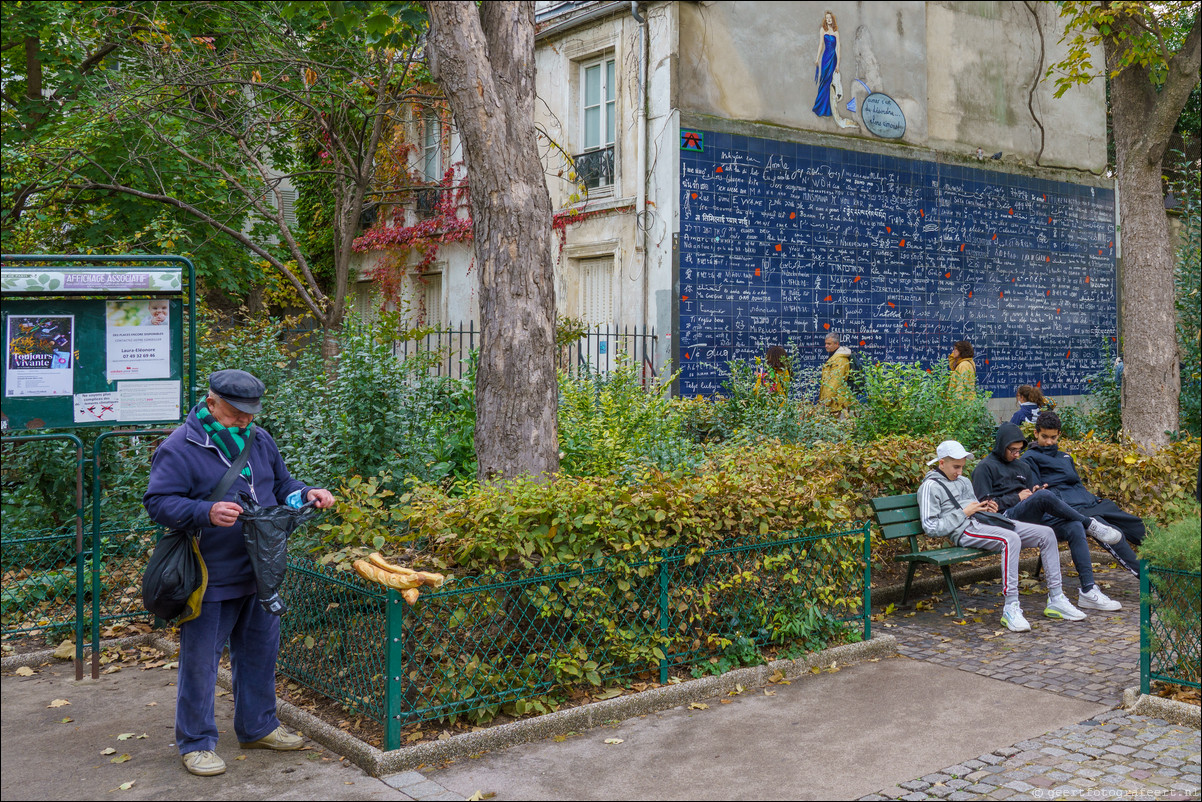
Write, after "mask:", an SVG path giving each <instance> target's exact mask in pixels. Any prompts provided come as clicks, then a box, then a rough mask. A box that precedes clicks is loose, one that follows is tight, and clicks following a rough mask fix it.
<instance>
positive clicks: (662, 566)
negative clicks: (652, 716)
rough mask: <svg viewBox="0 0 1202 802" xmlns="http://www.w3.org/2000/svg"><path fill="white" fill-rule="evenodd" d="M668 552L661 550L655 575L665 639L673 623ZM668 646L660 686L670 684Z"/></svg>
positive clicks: (661, 627)
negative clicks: (670, 606) (669, 602)
mask: <svg viewBox="0 0 1202 802" xmlns="http://www.w3.org/2000/svg"><path fill="white" fill-rule="evenodd" d="M665 555H666V552H665V551H663V550H661V551H660V553H659V556H660V561H659V565H658V566H656V568H655V573H656V575H657V576H658V577H659V631H660V633H661V634H662V635H663V636H664V637H665V638H667V637H669V635H668V630H669V629H670V628H671V626H672V621H671V619H670V617H669V615H668V571H667V567H668V561H667V559H666V558H665ZM667 648H668V647H667V644H664V649H665V652H664V659H662V660H660V661H659V684H660V685H666V684H667V683H668V653H667V651H666V649H667Z"/></svg>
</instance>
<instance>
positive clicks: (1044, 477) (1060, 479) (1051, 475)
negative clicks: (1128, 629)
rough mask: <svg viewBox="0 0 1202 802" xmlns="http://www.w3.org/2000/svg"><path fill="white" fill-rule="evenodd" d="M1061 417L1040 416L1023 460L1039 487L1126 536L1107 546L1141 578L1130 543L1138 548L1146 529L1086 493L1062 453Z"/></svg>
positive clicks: (1047, 413) (1070, 461)
mask: <svg viewBox="0 0 1202 802" xmlns="http://www.w3.org/2000/svg"><path fill="white" fill-rule="evenodd" d="M1060 428H1061V427H1060V416H1059V415H1057V414H1056V413H1055V412H1050V411H1045V412H1041V413H1039V417H1038V418H1036V420H1035V445H1033V446H1031V447H1030V448H1028V449H1027V453H1026V454H1024V455H1023V459H1024V460H1025V461H1026V462H1027V464H1028V465H1030V466H1031V469H1032V472H1033V473H1034V478H1035V481H1036V482H1037V483H1041V484H1046V485H1047V486H1048V489H1049V490H1051V491H1053V492H1054V493H1055V494H1056V495H1057V496H1059V497H1060V500H1061V501H1063V502H1064V503H1065V504H1067V505H1069V506H1070V507H1072V508H1073V509H1074V510H1076V511H1077V512H1079V513H1081V514H1082V515H1088V516H1090V517H1097V516H1102V517H1104V518H1105V519H1106V523H1108V524H1109V525H1111V526H1113V527H1115V528H1116V529H1118V530H1119V531H1120V532H1122V533H1123V537H1124V538H1125V540H1120V541H1118V542H1117V543H1114V544H1111V545H1108V546H1107V550H1108V551H1110V553H1111V554H1113V555H1114V556H1115V558H1116V559H1117V560H1118V562H1119V564H1120V565H1122V566H1123V567H1124V568H1126V569H1127V570H1128V571H1130V572H1131V573H1133V574H1135V575H1136V576H1139V560H1138V558H1137V557H1136V556H1135V552H1134V551H1132V550H1131V546H1129V545H1128V543H1132V544H1135V545H1137V546H1138V545H1139V544H1140V543H1141V542H1143V539H1144V535H1146V534H1147V529H1146V528H1145V527H1144V522H1143V519H1141V518H1140V517H1139V516H1137V515H1132V514H1131V513H1129V512H1124V511H1123V510H1121V509H1119V507H1118V505H1117V504H1115V503H1114V502H1113V501H1111V500H1109V499H1100V498H1098V497H1097V496H1095V495H1094V494H1093V493H1091V492H1089V490H1087V489H1086V487H1085V485H1084V484H1083V483H1082V482H1081V475H1080V474H1078V473H1077V466H1076V465H1075V464H1074V463H1073V458H1072V457H1071V456H1069V455H1068V454H1065V453H1064V452H1063V451H1061V450H1060Z"/></svg>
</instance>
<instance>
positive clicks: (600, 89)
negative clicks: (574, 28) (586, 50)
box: [575, 58, 618, 189]
mask: <svg viewBox="0 0 1202 802" xmlns="http://www.w3.org/2000/svg"><path fill="white" fill-rule="evenodd" d="M580 69H581V74H580V86H581V100H582V103H581V112H580V114H581V118H580V119H581V125H580V128H581V141H582V142H583V143H584V151H583V152H582V153H580V154H578V155H577V156H576V157H575V158H576V174H577V175H578V176H579V177H580V180H581V182H582V183H583V184H584V185H585V186H586V187H588V188H589V189H595V188H598V187H608V186H611V185H612V184H613V182H614V132H615V131H616V129H617V120H616V115H617V108H618V104H617V80H616V77H615V73H614V60H613V59H612V58H606V59H601V60H599V61H594V62H590V63H588V64H584V65H583V66H582V67H581V68H580Z"/></svg>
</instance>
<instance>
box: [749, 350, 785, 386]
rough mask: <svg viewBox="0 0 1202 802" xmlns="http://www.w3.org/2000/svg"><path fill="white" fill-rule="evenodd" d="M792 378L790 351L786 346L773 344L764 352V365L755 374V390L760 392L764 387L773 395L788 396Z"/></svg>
mask: <svg viewBox="0 0 1202 802" xmlns="http://www.w3.org/2000/svg"><path fill="white" fill-rule="evenodd" d="M756 361H757V362H758V361H759V360H758V359H757V360H756ZM791 378H792V377H791V375H790V374H789V352H788V351H786V350H785V349H784V346H781V345H773V346H772V347H770V348H769V349H768V350H767V351H766V352H765V353H764V362H763V365H762V366H761V368H760V371H759V372H758V373H756V375H755V391H756V392H757V393H758V392H759V391H760V388H761V387H764V388H766V389H767V390H768V392H770V393H771V394H772V395H779V396H787V395H788V394H789V380H790V379H791Z"/></svg>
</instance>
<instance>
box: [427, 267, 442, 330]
mask: <svg viewBox="0 0 1202 802" xmlns="http://www.w3.org/2000/svg"><path fill="white" fill-rule="evenodd" d="M421 294H422V295H421V298H422V309H421V312H422V321H421V322H422V324H423V325H426V326H442V325H443V323H444V322H445V321H444V320H443V315H442V273H423V274H422V276H421Z"/></svg>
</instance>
